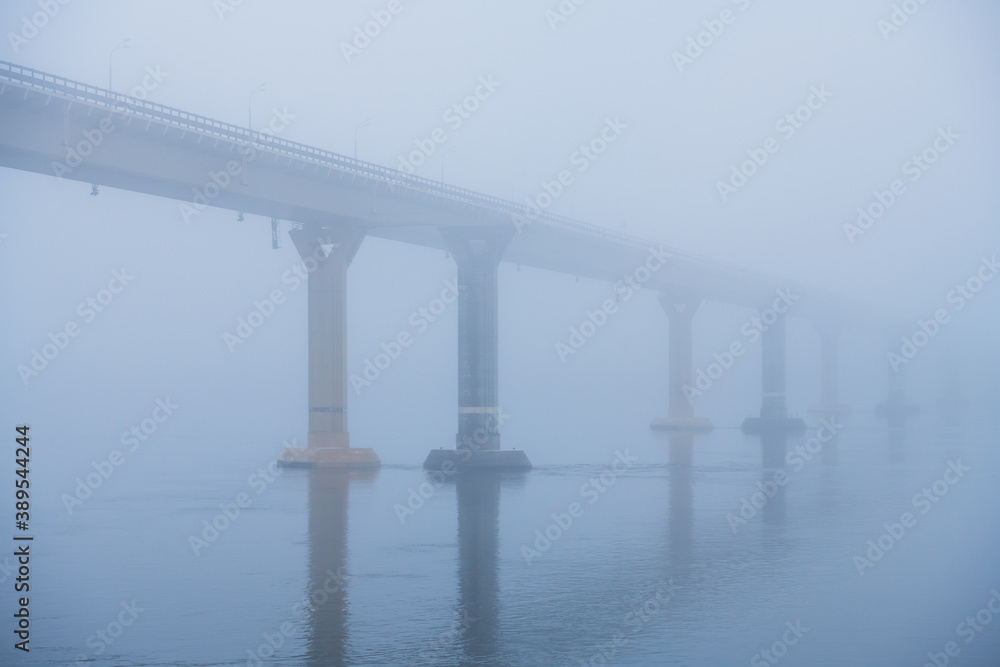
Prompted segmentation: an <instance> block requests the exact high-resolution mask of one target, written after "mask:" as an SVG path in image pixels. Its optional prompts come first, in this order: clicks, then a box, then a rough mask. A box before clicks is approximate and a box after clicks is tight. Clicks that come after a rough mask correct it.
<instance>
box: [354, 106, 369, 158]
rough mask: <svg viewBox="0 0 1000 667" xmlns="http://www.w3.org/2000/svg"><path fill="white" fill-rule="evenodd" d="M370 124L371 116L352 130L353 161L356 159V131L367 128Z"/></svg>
mask: <svg viewBox="0 0 1000 667" xmlns="http://www.w3.org/2000/svg"><path fill="white" fill-rule="evenodd" d="M371 124H372V118H371V116H369V117H368V118H365V119H364V120H363V121H362V122H361V124H360V125H358V126H357V127H356V128H354V159H355V160H357V159H358V130H360V129H361V128H363V127H368V126H369V125H371Z"/></svg>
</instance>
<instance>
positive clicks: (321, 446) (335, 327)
mask: <svg viewBox="0 0 1000 667" xmlns="http://www.w3.org/2000/svg"><path fill="white" fill-rule="evenodd" d="M289 236H290V237H291V239H292V242H293V243H294V244H295V248H296V249H297V250H298V251H299V256H300V257H301V258H302V262H303V264H304V265H305V269H306V271H307V272H308V274H309V278H308V285H309V435H308V436H307V446H306V447H287V448H285V449H284V450H283V451H282V452H281V458H280V463H281V464H282V465H285V466H300V467H320V468H359V467H360V468H365V467H376V466H379V465H381V461H380V460H379V458H378V456H377V455H376V454H375V452H374V451H373V450H371V449H368V448H352V447H351V443H350V436H349V435H348V431H347V269H348V267H349V266H350V265H351V260H353V259H354V255H355V253H356V252H357V251H358V248H359V247H361V242H362V241H363V240H364V231H363V230H361V229H359V228H356V227H350V226H339V227H328V228H316V227H312V228H308V229H302V230H293V231H291V232H289Z"/></svg>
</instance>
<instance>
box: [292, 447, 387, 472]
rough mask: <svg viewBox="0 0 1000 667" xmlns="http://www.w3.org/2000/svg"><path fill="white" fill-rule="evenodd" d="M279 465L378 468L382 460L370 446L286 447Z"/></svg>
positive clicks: (293, 466)
mask: <svg viewBox="0 0 1000 667" xmlns="http://www.w3.org/2000/svg"><path fill="white" fill-rule="evenodd" d="M278 465H280V466H282V467H283V468H378V467H379V466H380V465H382V461H381V459H379V457H378V454H376V453H375V450H373V449H371V448H369V447H285V448H284V449H283V450H281V456H280V457H279V458H278Z"/></svg>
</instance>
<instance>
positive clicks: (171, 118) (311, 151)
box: [0, 61, 650, 248]
mask: <svg viewBox="0 0 1000 667" xmlns="http://www.w3.org/2000/svg"><path fill="white" fill-rule="evenodd" d="M3 80H7V81H9V82H11V83H14V84H16V85H20V86H23V87H27V88H33V89H36V90H38V91H40V92H44V93H48V94H58V95H62V96H65V97H69V98H72V99H76V100H80V101H83V102H87V103H90V104H93V105H96V106H99V107H104V108H106V109H108V110H109V111H118V112H120V113H128V114H131V115H134V116H140V117H145V118H148V119H153V120H157V121H159V122H166V123H169V124H171V125H174V126H176V127H179V128H181V129H186V130H191V131H194V132H201V133H204V134H207V135H212V136H216V137H219V138H223V139H228V140H232V141H239V142H244V143H249V144H250V145H252V146H254V147H258V148H264V149H267V150H270V151H273V152H276V153H280V154H284V155H289V156H293V157H298V158H303V159H309V160H313V161H316V162H319V163H320V164H324V165H327V166H330V167H333V168H336V169H338V170H341V171H346V172H350V173H355V174H358V175H361V176H365V177H368V178H373V179H376V180H380V181H384V182H387V183H389V184H391V185H393V186H400V187H407V188H412V189H414V190H418V191H420V192H424V193H429V194H434V195H437V196H441V197H445V198H448V199H451V200H454V201H458V202H461V203H465V204H470V205H474V206H477V207H480V208H486V209H488V210H491V211H493V212H496V213H500V214H504V215H510V216H519V217H520V218H521V219H523V220H527V221H530V222H531V223H532V224H534V223H539V222H540V223H542V224H546V225H551V226H554V227H560V228H563V229H566V230H571V231H574V232H578V233H584V234H587V235H589V236H594V237H598V238H602V239H604V240H607V241H611V242H614V243H620V244H624V245H630V246H640V247H643V248H646V247H648V246H649V245H650V241H648V240H645V239H642V238H639V237H636V236H631V235H629V234H623V233H620V232H615V231H612V230H609V229H605V228H604V227H600V226H598V225H592V224H589V223H585V222H581V221H579V220H573V219H572V218H567V217H565V216H561V215H556V214H554V213H549V212H547V211H540V212H539V211H535V212H534V213H532V211H531V210H530V208H529V207H528V206H526V205H521V204H517V203H516V202H512V201H508V200H506V199H500V198H499V197H493V196H490V195H485V194H482V193H479V192H475V191H474V190H468V189H465V188H459V187H456V186H452V185H446V184H444V183H439V182H437V181H433V180H430V179H428V178H423V177H420V176H413V175H410V174H406V173H403V172H401V171H399V170H398V169H391V168H388V167H383V166H381V165H377V164H374V163H371V162H365V161H362V160H357V159H354V158H351V157H347V156H345V155H340V154H338V153H334V152H332V151H327V150H323V149H320V148H316V147H314V146H309V145H307V144H302V143H298V142H294V141H288V140H287V139H281V138H279V137H276V136H274V135H273V134H271V133H270V132H261V131H258V130H251V129H250V128H245V127H240V126H238V125H234V124H232V123H226V122H223V121H219V120H215V119H212V118H208V117H207V116H201V115H198V114H192V113H189V112H187V111H183V110H181V109H177V108H174V107H169V106H165V105H162V104H157V103H155V102H149V101H147V100H141V99H138V98H136V97H132V96H130V95H125V94H122V93H116V92H113V91H110V90H107V89H104V88H98V87H96V86H91V85H88V84H85V83H81V82H79V81H73V80H71V79H66V78H64V77H60V76H56V75H54V74H49V73H47V72H42V71H40V70H36V69H33V68H30V67H24V66H22V65H18V64H16V63H11V62H7V61H0V81H3Z"/></svg>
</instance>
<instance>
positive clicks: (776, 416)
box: [742, 310, 806, 433]
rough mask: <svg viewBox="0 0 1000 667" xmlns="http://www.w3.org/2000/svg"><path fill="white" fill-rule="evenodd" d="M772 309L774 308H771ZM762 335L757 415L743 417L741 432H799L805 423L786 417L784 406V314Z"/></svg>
mask: <svg viewBox="0 0 1000 667" xmlns="http://www.w3.org/2000/svg"><path fill="white" fill-rule="evenodd" d="M771 312H774V311H773V310H772V311H771ZM765 324H766V325H767V330H766V331H764V333H763V336H762V338H761V361H762V363H761V378H762V382H761V385H762V389H763V400H762V404H761V408H760V417H748V418H747V419H745V420H744V421H743V427H742V428H743V432H744V433H801V432H802V431H805V430H806V423H805V422H804V421H802V420H801V419H793V418H789V416H788V410H787V408H786V407H785V316H784V315H780V314H778V315H777V319H776V320H775V321H774V323H768V322H766V321H765Z"/></svg>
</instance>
